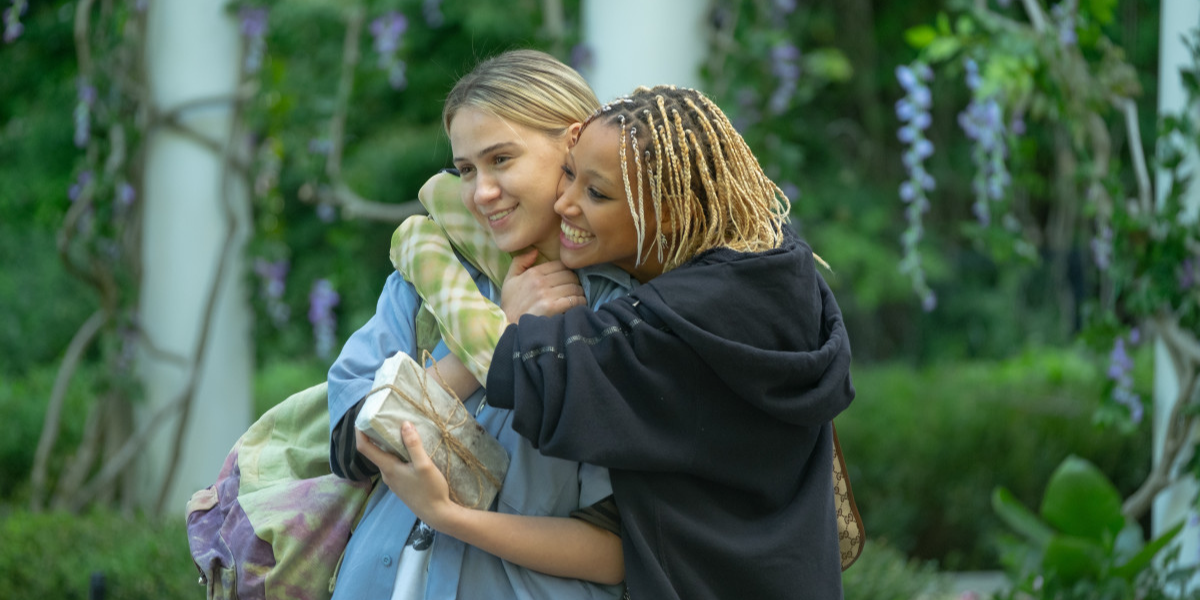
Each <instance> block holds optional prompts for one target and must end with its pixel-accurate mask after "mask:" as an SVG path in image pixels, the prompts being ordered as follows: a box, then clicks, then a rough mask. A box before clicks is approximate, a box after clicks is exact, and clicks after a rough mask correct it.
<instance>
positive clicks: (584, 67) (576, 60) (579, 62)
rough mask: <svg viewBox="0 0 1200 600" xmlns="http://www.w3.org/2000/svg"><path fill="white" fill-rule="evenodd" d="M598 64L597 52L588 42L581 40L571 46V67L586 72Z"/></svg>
mask: <svg viewBox="0 0 1200 600" xmlns="http://www.w3.org/2000/svg"><path fill="white" fill-rule="evenodd" d="M595 64H596V54H595V53H594V52H593V51H592V47H591V46H589V45H588V44H587V42H579V43H578V44H575V46H574V47H572V48H571V68H572V69H575V70H576V71H579V72H580V73H585V72H587V71H590V70H591V69H592V67H593V66H594V65H595Z"/></svg>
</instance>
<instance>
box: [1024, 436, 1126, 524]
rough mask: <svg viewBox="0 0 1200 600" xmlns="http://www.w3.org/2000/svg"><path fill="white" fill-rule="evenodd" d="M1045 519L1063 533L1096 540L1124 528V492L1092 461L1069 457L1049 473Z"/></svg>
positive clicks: (1043, 505) (1044, 508)
mask: <svg viewBox="0 0 1200 600" xmlns="http://www.w3.org/2000/svg"><path fill="white" fill-rule="evenodd" d="M1041 512H1042V518H1043V519H1045V520H1046V522H1047V523H1049V524H1050V526H1051V527H1054V528H1056V529H1058V530H1059V531H1062V532H1063V533H1066V534H1069V535H1074V536H1079V537H1082V538H1086V539H1089V540H1093V541H1096V542H1102V541H1104V540H1105V539H1106V538H1107V539H1112V538H1113V537H1115V536H1116V535H1117V533H1119V532H1120V531H1121V527H1123V526H1124V524H1125V517H1123V516H1122V515H1121V495H1120V494H1119V493H1117V488H1116V487H1114V486H1113V484H1112V482H1111V481H1109V480H1108V478H1107V477H1105V476H1104V474H1103V473H1101V472H1100V470H1099V469H1097V468H1096V466H1095V465H1093V464H1092V463H1090V462H1088V461H1086V460H1084V459H1082V458H1079V457H1078V456H1074V455H1072V456H1068V457H1067V458H1066V460H1064V461H1063V462H1062V464H1060V465H1059V466H1058V468H1057V469H1055V470H1054V474H1053V475H1051V476H1050V483H1049V484H1047V486H1046V495H1045V496H1043V497H1042V511H1041Z"/></svg>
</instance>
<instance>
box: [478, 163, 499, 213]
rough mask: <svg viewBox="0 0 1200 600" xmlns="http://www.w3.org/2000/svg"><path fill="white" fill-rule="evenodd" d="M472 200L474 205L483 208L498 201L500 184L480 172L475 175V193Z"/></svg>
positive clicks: (492, 177) (488, 175) (490, 176)
mask: <svg viewBox="0 0 1200 600" xmlns="http://www.w3.org/2000/svg"><path fill="white" fill-rule="evenodd" d="M472 199H473V200H474V201H475V204H476V205H479V206H483V205H485V204H489V203H492V202H495V201H496V200H499V199H500V182H499V181H497V180H496V178H495V177H494V176H492V175H490V174H487V173H484V172H483V171H482V170H480V171H478V172H476V174H475V193H474V194H473V195H472Z"/></svg>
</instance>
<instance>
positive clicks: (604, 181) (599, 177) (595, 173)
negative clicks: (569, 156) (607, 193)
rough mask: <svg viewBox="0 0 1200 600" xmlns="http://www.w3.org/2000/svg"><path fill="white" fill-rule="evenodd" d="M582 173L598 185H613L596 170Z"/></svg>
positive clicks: (587, 170)
mask: <svg viewBox="0 0 1200 600" xmlns="http://www.w3.org/2000/svg"><path fill="white" fill-rule="evenodd" d="M584 172H585V173H587V174H588V175H589V176H591V178H592V179H596V180H599V181H600V183H602V184H604V185H614V184H613V182H612V181H610V180H609V179H608V178H607V177H605V176H604V175H601V174H600V171H597V170H596V169H586V170H585V171H584Z"/></svg>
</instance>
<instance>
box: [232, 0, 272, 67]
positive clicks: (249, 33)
mask: <svg viewBox="0 0 1200 600" xmlns="http://www.w3.org/2000/svg"><path fill="white" fill-rule="evenodd" d="M267 15H268V13H267V9H265V8H258V7H253V6H247V7H244V8H242V10H241V11H239V12H238V19H239V20H240V21H241V22H242V36H243V37H245V38H246V65H245V66H246V72H247V73H250V74H253V73H257V72H258V70H259V69H261V68H262V63H263V56H264V55H265V54H266V50H267V40H266V37H267Z"/></svg>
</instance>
